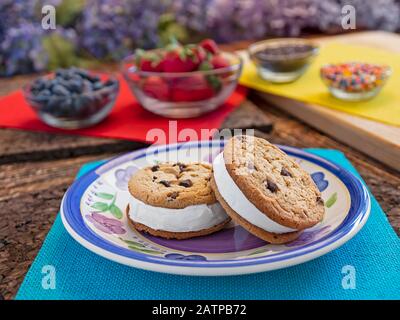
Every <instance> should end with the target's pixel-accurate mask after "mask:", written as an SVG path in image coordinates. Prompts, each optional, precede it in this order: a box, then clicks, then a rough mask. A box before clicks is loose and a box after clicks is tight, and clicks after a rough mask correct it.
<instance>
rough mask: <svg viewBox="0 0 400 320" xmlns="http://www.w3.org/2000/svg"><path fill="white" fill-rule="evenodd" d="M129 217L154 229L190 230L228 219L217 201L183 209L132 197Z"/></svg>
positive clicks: (208, 226) (200, 228) (207, 226)
mask: <svg viewBox="0 0 400 320" xmlns="http://www.w3.org/2000/svg"><path fill="white" fill-rule="evenodd" d="M129 217H130V218H131V219H132V220H133V221H134V222H139V223H141V224H144V225H146V226H148V227H150V228H152V229H154V230H163V231H169V232H190V231H200V230H203V229H208V228H211V227H213V226H215V225H217V224H220V223H221V222H223V221H225V220H226V219H228V216H227V214H226V213H225V210H224V209H223V208H222V207H221V205H220V204H219V203H214V204H211V205H207V204H199V205H194V206H188V207H186V208H183V209H170V208H162V207H154V206H151V205H148V204H146V203H144V202H142V201H140V200H138V199H136V198H134V197H132V198H131V200H130V201H129Z"/></svg>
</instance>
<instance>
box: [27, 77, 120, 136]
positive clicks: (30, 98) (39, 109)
mask: <svg viewBox="0 0 400 320" xmlns="http://www.w3.org/2000/svg"><path fill="white" fill-rule="evenodd" d="M91 77H93V79H96V80H99V81H100V77H99V76H96V75H91ZM52 78H54V76H53V75H49V76H44V77H40V78H37V79H36V80H34V81H33V82H31V83H29V84H28V85H26V86H25V87H24V88H23V92H24V96H25V99H26V100H27V102H28V103H29V105H30V106H31V107H32V109H33V110H34V111H35V112H36V114H37V115H38V116H39V118H40V119H41V120H42V121H43V122H45V123H46V124H47V125H49V126H52V127H55V128H60V129H79V128H85V127H89V126H92V125H95V124H97V123H99V122H100V121H102V120H103V119H104V118H105V117H107V115H108V114H109V113H110V111H111V110H112V108H113V106H114V103H115V100H116V97H117V95H118V91H119V82H118V80H117V79H116V78H114V77H111V76H105V75H101V82H103V84H104V86H103V87H100V88H98V89H96V90H92V91H83V92H82V89H80V87H79V86H78V88H77V89H76V91H70V92H69V93H68V94H62V93H63V92H58V94H56V93H54V92H53V91H52V90H53V88H52V86H51V85H50V84H43V86H44V88H43V89H42V92H43V90H44V93H45V94H42V93H40V91H39V93H38V90H37V89H36V87H37V86H38V84H37V83H38V82H37V81H39V82H40V81H42V80H43V81H44V82H43V83H46V80H49V79H52ZM86 85H87V83H86V84H85V81H82V83H81V88H84V87H85V86H86ZM35 86H36V87H35ZM46 86H47V87H46ZM53 87H54V84H53Z"/></svg>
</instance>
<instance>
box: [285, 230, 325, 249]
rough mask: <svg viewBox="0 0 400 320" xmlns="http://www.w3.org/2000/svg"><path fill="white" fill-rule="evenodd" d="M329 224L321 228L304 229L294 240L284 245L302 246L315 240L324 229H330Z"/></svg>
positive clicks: (323, 232)
mask: <svg viewBox="0 0 400 320" xmlns="http://www.w3.org/2000/svg"><path fill="white" fill-rule="evenodd" d="M330 228H331V227H330V226H325V227H323V228H321V229H316V230H312V231H304V232H303V233H302V234H301V235H300V236H299V237H298V238H297V239H296V240H294V241H292V242H289V243H287V244H285V246H286V247H296V246H303V245H306V244H309V243H311V242H313V241H314V240H317V238H318V237H319V236H321V235H322V234H325V233H326V231H328V230H330Z"/></svg>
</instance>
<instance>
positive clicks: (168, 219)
mask: <svg viewBox="0 0 400 320" xmlns="http://www.w3.org/2000/svg"><path fill="white" fill-rule="evenodd" d="M210 179H211V165H209V164H205V163H189V164H184V163H180V162H178V163H160V164H156V165H153V166H149V167H146V168H143V169H141V170H139V171H137V172H136V174H135V175H134V176H133V177H132V178H131V180H130V181H129V184H128V189H129V192H130V194H131V195H132V198H131V201H130V202H129V206H128V208H127V216H128V220H129V221H130V223H131V225H132V226H133V227H134V228H136V229H138V230H140V231H145V232H148V233H150V234H152V235H155V236H160V237H164V238H175V239H188V238H192V237H196V236H202V235H206V234H210V233H213V232H216V231H218V230H220V229H222V228H223V227H224V226H225V224H226V223H228V222H229V221H230V218H229V216H228V215H227V214H226V213H225V211H224V209H223V208H222V207H221V205H220V204H219V203H218V202H217V200H216V198H215V195H214V192H213V190H212V189H211V185H210Z"/></svg>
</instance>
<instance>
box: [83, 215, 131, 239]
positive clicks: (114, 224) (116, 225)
mask: <svg viewBox="0 0 400 320" xmlns="http://www.w3.org/2000/svg"><path fill="white" fill-rule="evenodd" d="M86 219H87V220H88V221H90V222H91V223H92V224H93V225H94V226H95V227H96V228H97V229H98V230H100V231H103V232H105V233H108V234H124V233H126V230H125V229H124V228H123V223H122V222H121V221H119V220H116V219H112V218H107V217H105V216H103V215H101V214H100V213H97V212H93V213H92V214H90V215H89V214H87V215H86Z"/></svg>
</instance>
